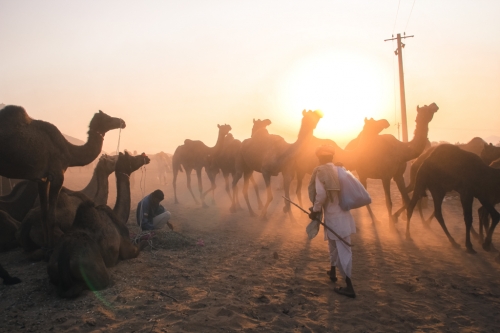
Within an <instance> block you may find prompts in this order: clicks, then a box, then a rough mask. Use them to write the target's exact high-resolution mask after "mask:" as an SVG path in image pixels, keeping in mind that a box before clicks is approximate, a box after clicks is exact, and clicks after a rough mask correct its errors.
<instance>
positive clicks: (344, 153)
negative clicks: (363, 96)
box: [295, 118, 389, 206]
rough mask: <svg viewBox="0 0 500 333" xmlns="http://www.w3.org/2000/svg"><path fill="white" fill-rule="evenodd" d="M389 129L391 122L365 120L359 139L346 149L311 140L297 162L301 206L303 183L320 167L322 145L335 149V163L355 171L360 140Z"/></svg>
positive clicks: (321, 140)
mask: <svg viewBox="0 0 500 333" xmlns="http://www.w3.org/2000/svg"><path fill="white" fill-rule="evenodd" d="M387 127H389V122H388V121H387V120H385V119H381V120H374V119H373V118H370V119H367V118H365V125H364V126H363V130H362V131H361V133H360V134H359V135H358V137H357V138H356V139H354V140H352V141H351V142H349V144H348V145H347V146H346V149H345V150H344V149H342V148H340V147H339V146H338V145H337V144H336V143H335V142H334V141H332V140H329V139H318V138H317V137H315V136H313V137H312V138H311V140H309V141H308V142H307V144H306V145H304V147H303V148H302V149H301V151H300V153H299V155H298V157H297V158H296V160H295V161H296V162H295V173H296V175H297V189H296V192H295V193H296V195H297V199H298V201H299V204H300V205H301V206H302V181H303V179H304V176H305V175H306V174H309V175H310V174H312V172H313V170H314V168H316V167H317V166H318V158H317V157H316V153H315V152H316V149H317V148H318V147H319V146H321V145H329V146H332V147H334V148H335V156H334V161H335V162H336V163H341V164H342V165H343V166H344V167H346V168H347V169H349V170H354V169H355V149H356V148H357V145H358V141H359V138H360V137H361V136H363V135H365V136H366V137H369V136H375V135H378V134H379V133H380V132H381V131H382V130H384V129H385V128H387Z"/></svg>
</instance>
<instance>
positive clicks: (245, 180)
mask: <svg viewBox="0 0 500 333" xmlns="http://www.w3.org/2000/svg"><path fill="white" fill-rule="evenodd" d="M251 176H252V174H251V173H245V174H244V176H243V196H244V197H245V201H246V203H247V207H248V212H249V213H250V216H252V217H253V216H255V213H254V211H253V209H252V205H250V200H248V181H249V179H250V177H251ZM233 184H234V183H233ZM234 196H235V192H234V187H233V200H234ZM237 199H238V198H236V200H237Z"/></svg>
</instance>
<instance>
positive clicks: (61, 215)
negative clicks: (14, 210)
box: [18, 154, 118, 260]
mask: <svg viewBox="0 0 500 333" xmlns="http://www.w3.org/2000/svg"><path fill="white" fill-rule="evenodd" d="M117 158H118V156H108V155H105V154H103V155H101V157H100V158H99V161H98V162H97V165H96V167H95V169H94V173H93V175H92V178H91V179H90V181H89V183H88V184H87V186H85V188H84V189H82V190H81V191H72V190H69V189H67V188H66V187H64V186H63V187H62V189H61V192H60V193H59V199H58V201H57V206H56V224H55V226H54V235H55V236H56V237H61V236H62V235H63V234H64V233H65V232H67V231H68V230H69V229H70V228H71V226H72V224H73V220H74V219H75V214H76V210H77V208H78V205H80V204H81V203H82V202H83V201H86V200H89V199H90V200H92V201H93V202H94V203H95V204H96V205H106V204H107V202H108V193H109V182H108V177H109V175H110V174H111V173H113V172H114V171H115V165H116V160H117ZM41 214H42V212H41V208H40V207H35V208H33V209H32V210H30V211H29V213H28V214H27V215H26V217H25V218H24V219H23V220H22V222H21V227H20V230H19V233H18V240H19V243H20V244H21V246H22V247H23V248H24V250H25V251H27V252H31V251H33V250H36V249H39V248H41V247H43V244H44V243H43V233H42V225H41ZM37 258H40V253H33V254H32V255H31V259H32V260H36V259H37Z"/></svg>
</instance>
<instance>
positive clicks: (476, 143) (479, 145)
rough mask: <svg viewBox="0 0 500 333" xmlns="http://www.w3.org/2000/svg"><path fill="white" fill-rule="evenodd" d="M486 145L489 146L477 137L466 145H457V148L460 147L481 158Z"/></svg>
mask: <svg viewBox="0 0 500 333" xmlns="http://www.w3.org/2000/svg"><path fill="white" fill-rule="evenodd" d="M485 145H487V143H486V141H484V140H483V139H481V138H479V137H475V138H472V139H471V140H470V141H469V142H467V143H465V144H457V145H456V146H458V147H460V149H462V150H465V151H469V152H471V153H474V154H476V155H477V156H481V152H482V151H483V149H484V146H485Z"/></svg>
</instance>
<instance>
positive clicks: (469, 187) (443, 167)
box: [406, 144, 500, 260]
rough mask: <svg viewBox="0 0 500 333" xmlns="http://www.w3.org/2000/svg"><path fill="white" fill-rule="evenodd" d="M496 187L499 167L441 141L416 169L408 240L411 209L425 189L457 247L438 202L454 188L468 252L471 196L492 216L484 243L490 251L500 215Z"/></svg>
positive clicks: (407, 230)
mask: <svg viewBox="0 0 500 333" xmlns="http://www.w3.org/2000/svg"><path fill="white" fill-rule="evenodd" d="M499 187H500V170H499V169H494V168H492V167H489V166H487V165H486V164H484V162H483V161H482V160H481V158H480V157H479V156H477V155H475V154H474V153H471V152H467V151H463V150H461V149H460V148H459V147H457V146H454V145H450V144H443V145H440V146H438V147H436V148H435V150H434V151H433V152H432V153H431V154H430V156H429V157H427V159H426V160H425V161H424V162H423V163H422V165H421V167H420V168H419V169H418V171H417V177H416V181H415V189H414V191H413V196H412V198H411V200H410V202H409V204H408V209H407V218H408V220H407V225H406V237H407V239H411V237H410V219H411V216H412V213H413V209H414V208H415V205H416V203H417V201H418V200H419V199H420V198H421V197H423V196H425V190H426V189H428V190H429V191H430V192H431V194H432V199H433V201H434V212H435V215H436V219H437V220H438V222H439V224H440V225H441V227H442V228H443V231H444V233H445V234H446V236H447V237H448V240H449V241H450V243H451V244H452V245H453V246H454V247H455V248H459V247H460V245H458V244H457V243H456V242H455V240H454V239H453V237H452V236H451V235H450V233H449V232H448V229H447V228H446V224H445V222H444V219H443V214H442V211H441V205H442V202H443V198H444V196H445V194H446V192H448V191H452V190H454V191H457V192H458V193H459V195H460V202H461V204H462V209H463V213H464V221H465V228H466V234H465V245H466V248H467V252H468V253H476V251H474V249H473V247H472V243H471V241H470V229H471V226H472V203H473V200H474V198H477V199H478V200H479V202H480V203H481V205H482V206H483V207H484V209H486V210H487V212H488V213H489V215H490V216H491V217H492V221H493V222H492V225H491V227H490V228H489V230H488V234H487V236H486V239H485V241H484V243H483V248H484V249H485V250H487V251H488V250H490V246H491V239H492V236H493V231H494V230H495V226H496V225H497V223H498V221H499V219H500V214H499V213H498V212H497V211H496V210H495V204H496V203H499V202H500V191H499V190H498V189H499ZM497 260H498V258H497Z"/></svg>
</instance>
